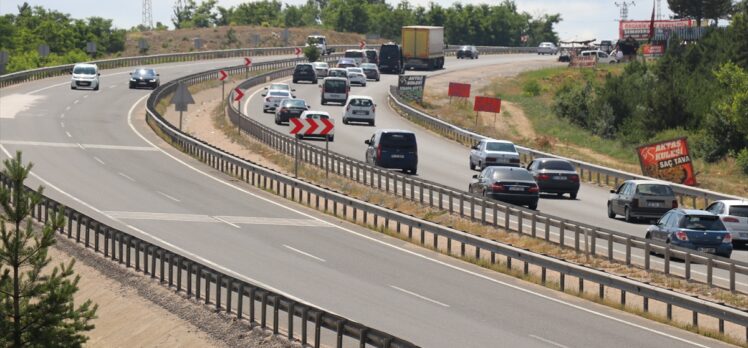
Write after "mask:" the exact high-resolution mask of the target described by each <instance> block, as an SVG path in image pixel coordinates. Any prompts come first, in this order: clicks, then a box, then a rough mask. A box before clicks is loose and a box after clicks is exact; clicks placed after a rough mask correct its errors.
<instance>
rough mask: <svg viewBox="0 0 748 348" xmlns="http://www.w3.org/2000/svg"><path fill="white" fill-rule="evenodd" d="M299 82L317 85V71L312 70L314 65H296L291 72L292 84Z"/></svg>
mask: <svg viewBox="0 0 748 348" xmlns="http://www.w3.org/2000/svg"><path fill="white" fill-rule="evenodd" d="M299 81H309V82H311V83H314V84H316V83H317V71H316V70H314V65H312V64H309V63H300V64H296V69H294V70H293V83H297V82H299Z"/></svg>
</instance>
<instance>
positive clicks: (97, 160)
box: [94, 156, 106, 165]
mask: <svg viewBox="0 0 748 348" xmlns="http://www.w3.org/2000/svg"><path fill="white" fill-rule="evenodd" d="M94 159H95V160H96V162H99V163H101V164H102V165H105V164H106V163H104V161H102V160H101V158H98V157H96V156H94Z"/></svg>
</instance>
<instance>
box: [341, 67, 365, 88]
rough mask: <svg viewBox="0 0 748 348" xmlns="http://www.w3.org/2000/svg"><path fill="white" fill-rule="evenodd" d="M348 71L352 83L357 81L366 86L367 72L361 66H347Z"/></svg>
mask: <svg viewBox="0 0 748 348" xmlns="http://www.w3.org/2000/svg"><path fill="white" fill-rule="evenodd" d="M345 70H346V71H347V72H348V81H350V83H351V84H354V83H357V84H359V85H361V86H363V87H366V74H364V70H363V69H361V68H345Z"/></svg>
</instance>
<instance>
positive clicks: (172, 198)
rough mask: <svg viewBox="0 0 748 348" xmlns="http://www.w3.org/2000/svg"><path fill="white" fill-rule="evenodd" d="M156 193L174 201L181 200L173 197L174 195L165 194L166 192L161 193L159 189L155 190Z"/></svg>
mask: <svg viewBox="0 0 748 348" xmlns="http://www.w3.org/2000/svg"><path fill="white" fill-rule="evenodd" d="M156 193H158V194H160V195H162V196H164V197H166V198H168V199H171V200H172V201H174V202H181V201H180V200H179V199H177V198H174V197H172V196H170V195H167V194H165V193H163V192H161V191H156Z"/></svg>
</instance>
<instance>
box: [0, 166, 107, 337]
mask: <svg viewBox="0 0 748 348" xmlns="http://www.w3.org/2000/svg"><path fill="white" fill-rule="evenodd" d="M4 165H5V169H4V170H3V175H4V176H5V177H6V179H7V180H9V186H8V187H5V186H4V185H0V206H1V207H2V211H0V272H2V274H1V275H0V315H2V321H1V322H0V346H7V347H80V346H82V345H83V344H84V343H85V342H86V340H87V339H88V338H87V337H86V336H85V334H84V332H85V331H90V330H92V329H93V328H94V326H93V324H91V323H90V322H91V321H92V320H93V319H94V318H95V317H96V310H97V308H98V306H96V305H94V304H93V303H92V302H91V301H90V300H88V301H86V302H85V303H83V304H82V305H80V306H79V307H78V308H76V307H75V303H74V299H73V295H74V294H75V293H76V292H77V291H78V281H79V279H80V276H76V275H75V274H74V273H73V265H74V264H75V261H74V260H71V261H70V263H68V264H67V265H65V264H63V263H61V264H60V265H59V266H58V267H54V268H52V269H51V270H50V269H49V268H48V267H47V266H48V265H49V263H50V261H51V260H50V258H49V257H48V255H47V252H48V250H49V247H51V246H52V245H54V244H55V236H54V233H55V231H56V230H57V229H59V228H61V227H62V226H64V224H65V218H64V215H63V214H62V212H61V211H60V212H57V213H54V214H51V216H50V219H49V220H48V222H47V223H45V224H44V226H43V227H42V228H41V230H39V229H35V228H34V225H33V224H32V221H31V219H30V214H31V212H32V211H34V208H35V207H36V206H37V205H38V204H39V203H40V201H41V198H42V192H43V190H42V187H39V189H38V190H37V191H36V192H33V191H30V190H29V191H27V190H25V188H24V181H25V180H26V179H27V178H28V175H29V172H30V171H31V168H32V164H30V163H29V164H28V165H26V166H24V165H23V162H22V158H21V153H20V152H17V153H16V157H15V158H12V159H9V160H5V161H4Z"/></svg>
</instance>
